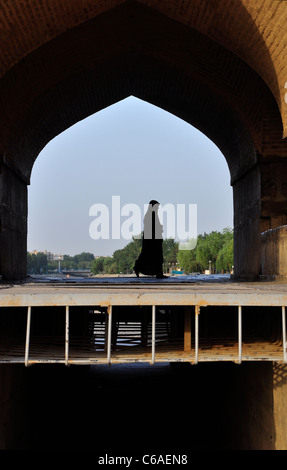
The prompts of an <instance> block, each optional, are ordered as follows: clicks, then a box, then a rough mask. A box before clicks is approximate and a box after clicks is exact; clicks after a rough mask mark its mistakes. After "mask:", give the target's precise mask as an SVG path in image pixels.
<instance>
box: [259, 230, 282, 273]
mask: <svg viewBox="0 0 287 470" xmlns="http://www.w3.org/2000/svg"><path fill="white" fill-rule="evenodd" d="M260 277H261V279H262V280H271V281H272V280H287V225H283V226H281V227H277V228H274V229H270V230H266V231H265V232H263V233H262V234H261V276H260Z"/></svg>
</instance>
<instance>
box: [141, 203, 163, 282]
mask: <svg viewBox="0 0 287 470" xmlns="http://www.w3.org/2000/svg"><path fill="white" fill-rule="evenodd" d="M158 206H159V202H157V201H155V200H152V201H150V202H149V206H148V210H147V212H146V214H145V216H144V232H143V240H142V249H141V253H140V255H139V257H138V259H137V260H136V262H135V265H134V271H135V273H136V275H137V277H139V273H142V274H147V275H150V276H156V277H157V278H158V279H161V278H164V277H166V276H164V275H163V270H162V263H163V254H162V241H163V237H162V232H163V227H162V225H161V223H160V221H159V218H158Z"/></svg>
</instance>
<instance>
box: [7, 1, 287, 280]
mask: <svg viewBox="0 0 287 470" xmlns="http://www.w3.org/2000/svg"><path fill="white" fill-rule="evenodd" d="M1 3H2V10H1V11H2V13H1V14H2V22H3V23H4V24H5V27H6V31H7V35H6V37H5V38H4V40H6V44H7V45H8V46H9V48H10V54H8V53H5V54H4V53H3V59H5V60H3V66H2V78H1V80H0V105H1V110H2V113H1V118H0V119H1V126H0V129H1V131H0V132H1V134H0V151H1V155H2V159H1V174H0V178H1V183H2V184H1V206H0V210H1V232H0V240H1V245H0V249H1V252H0V261H1V273H2V276H3V277H4V278H19V277H23V276H25V273H26V236H27V220H26V218H27V191H26V186H27V184H29V179H30V173H31V170H32V167H33V163H34V161H35V159H36V158H37V155H38V154H39V152H40V151H41V150H42V148H43V147H44V146H45V145H46V144H47V143H48V142H49V141H50V140H51V139H52V138H53V137H55V136H56V135H57V134H59V133H60V132H62V131H63V130H65V129H67V128H68V127H69V126H71V125H72V124H74V123H76V122H77V121H79V120H81V119H83V118H85V117H87V116H89V115H91V114H93V113H95V112H97V111H99V110H100V109H103V108H104V107H106V106H108V105H110V104H112V103H114V102H117V101H119V100H121V99H123V98H125V97H127V96H129V95H134V96H137V97H139V98H141V99H143V100H146V101H148V102H150V103H152V104H154V105H157V106H159V107H161V108H163V109H165V110H167V111H169V112H171V113H173V114H175V115H176V116H178V117H180V118H182V119H184V120H186V121H187V122H189V123H190V124H192V125H194V126H195V127H197V128H198V129H199V130H201V131H202V132H204V133H205V134H206V135H207V136H208V137H209V138H210V139H211V140H213V142H214V143H215V144H216V145H218V147H219V148H220V149H221V151H222V152H223V154H224V156H225V158H226V160H227V163H228V166H229V169H230V175H231V183H232V185H233V189H234V228H235V272H236V276H237V278H242V279H254V278H256V277H258V276H259V275H260V273H262V272H263V271H262V251H261V248H260V247H261V232H263V231H266V230H269V229H272V228H275V227H279V226H282V225H284V224H286V223H287V213H286V209H285V207H286V202H287V192H286V186H287V184H286V177H285V176H284V170H285V173H286V161H287V143H286V141H285V140H283V139H282V137H284V135H286V129H287V128H286V116H285V115H286V112H285V111H286V107H285V108H284V106H285V104H284V84H285V81H286V80H285V81H284V83H283V77H284V73H283V72H284V67H283V66H281V67H279V65H280V64H279V59H278V63H275V61H274V57H275V56H276V57H279V58H280V57H281V55H282V56H284V47H285V45H284V39H282V41H281V43H280V44H282V50H281V51H280V53H281V55H280V54H279V52H278V50H277V55H276V53H275V51H274V42H275V39H276V40H277V44H278V43H279V42H280V40H281V37H280V34H279V32H280V25H279V19H280V21H282V16H283V17H284V15H285V19H286V18H287V9H286V5H285V7H284V6H283V7H282V6H281V9H280V8H279V7H276V8H275V7H274V6H272V2H270V5H269V6H270V10H268V9H267V10H265V9H263V8H260V7H259V3H260V2H254V1H253V7H251V2H248V1H247V0H245V1H240V2H236V5H237V6H236V7H235V6H234V5H233V2H231V1H230V2H223V1H221V0H217V1H215V2H209V3H207V2H206V1H205V0H202V1H200V2H198V1H197V2H185V1H172V2H168V5H169V7H168V6H167V5H161V3H162V2H159V1H157V0H146V1H130V0H127V1H116V0H114V1H112V2H109V9H108V8H107V2H97V3H96V4H95V2H91V1H89V0H85V1H83V2H77V4H78V5H77V6H73V7H72V6H71V5H70V6H68V5H64V3H65V2H63V4H61V2H60V4H59V2H55V1H52V0H49V1H48V2H42V1H37V0H34V1H32V2H31V4H30V9H27V8H26V7H25V8H24V6H23V5H22V6H21V2H18V1H17V0H16V1H14V2H12V1H10V2H5V4H4V2H0V5H1ZM211 3H212V6H211ZM257 3H258V5H257ZM267 3H268V2H267ZM227 4H228V5H227ZM255 4H256V5H257V6H256V5H255ZM254 5H255V6H254ZM40 6H41V8H39V7H40ZM228 8H229V9H228ZM268 11H269V13H268ZM268 15H269V16H268ZM0 16H1V15H0ZM271 17H272V21H273V22H275V23H274V30H275V31H276V32H277V33H278V36H277V37H275V38H274V42H272V43H271V44H269V47H268V44H267V43H268V41H267V40H266V39H265V37H264V34H267V32H265V33H264V34H263V32H264V31H265V30H264V27H263V26H264V25H263V23H262V24H261V23H260V22H259V20H262V22H264V21H265V25H267V24H269V23H270V18H271ZM20 20H21V21H20ZM35 20H37V22H36V21H35ZM13 21H14V23H13ZM29 21H30V22H31V25H30V28H28V29H27V25H28V24H30V23H29ZM11 24H17V25H18V26H19V27H18V29H17V28H16V33H15V37H14V36H13V35H12V34H10V31H11ZM24 25H26V29H25V28H24ZM37 25H38V26H37ZM39 25H41V26H42V28H41V31H40V28H39ZM240 27H241V29H240ZM244 31H245V35H244V34H243V33H244ZM247 32H248V35H247ZM283 46H284V47H283ZM285 70H286V67H285ZM286 73H287V70H286ZM282 84H283V85H282ZM265 238H266V237H265ZM273 242H274V240H271V241H270V240H269V241H268V242H267V243H268V244H269V245H270V243H273ZM269 245H268V246H269ZM264 266H265V267H264V269H265V270H266V273H267V274H268V269H269V267H266V264H265V265H264ZM263 274H264V272H263ZM274 274H279V273H275V272H274Z"/></svg>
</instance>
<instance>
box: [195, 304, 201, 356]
mask: <svg viewBox="0 0 287 470" xmlns="http://www.w3.org/2000/svg"><path fill="white" fill-rule="evenodd" d="M199 313H200V307H199V305H196V306H195V359H194V363H195V364H197V363H198V328H199V326H198V315H199Z"/></svg>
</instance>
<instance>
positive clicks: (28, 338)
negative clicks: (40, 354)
mask: <svg viewBox="0 0 287 470" xmlns="http://www.w3.org/2000/svg"><path fill="white" fill-rule="evenodd" d="M30 328H31V307H30V306H29V307H28V311H27V327H26V345H25V366H26V367H27V366H28V362H29V348H30Z"/></svg>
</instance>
